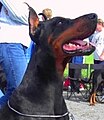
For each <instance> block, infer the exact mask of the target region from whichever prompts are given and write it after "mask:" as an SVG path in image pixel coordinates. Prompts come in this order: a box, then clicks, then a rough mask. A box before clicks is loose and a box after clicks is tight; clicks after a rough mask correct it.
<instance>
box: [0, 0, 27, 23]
mask: <svg viewBox="0 0 104 120" xmlns="http://www.w3.org/2000/svg"><path fill="white" fill-rule="evenodd" d="M0 2H1V3H2V4H3V6H4V7H5V8H6V9H7V11H8V15H9V17H10V18H11V19H12V20H15V21H18V22H21V23H23V24H28V14H29V10H28V6H27V5H26V4H25V3H24V1H23V0H20V1H19V0H0Z"/></svg>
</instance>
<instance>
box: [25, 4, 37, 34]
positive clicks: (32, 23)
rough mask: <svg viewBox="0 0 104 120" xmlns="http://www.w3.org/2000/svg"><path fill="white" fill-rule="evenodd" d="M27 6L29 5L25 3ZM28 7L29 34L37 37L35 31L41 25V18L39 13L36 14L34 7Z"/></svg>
mask: <svg viewBox="0 0 104 120" xmlns="http://www.w3.org/2000/svg"><path fill="white" fill-rule="evenodd" d="M25 4H27V3H25ZM27 5H28V4H27ZM28 7H29V18H28V22H29V33H30V34H31V35H35V30H36V28H37V27H38V25H39V18H38V15H37V13H36V12H35V10H34V9H33V8H32V7H30V6H29V5H28Z"/></svg>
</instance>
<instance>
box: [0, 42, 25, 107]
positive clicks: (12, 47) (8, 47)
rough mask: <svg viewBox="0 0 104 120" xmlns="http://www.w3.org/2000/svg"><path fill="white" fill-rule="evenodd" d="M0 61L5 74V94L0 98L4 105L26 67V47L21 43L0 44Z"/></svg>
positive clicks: (19, 81)
mask: <svg viewBox="0 0 104 120" xmlns="http://www.w3.org/2000/svg"><path fill="white" fill-rule="evenodd" d="M0 47H1V48H0V52H1V54H0V63H1V65H2V68H3V70H4V72H5V74H6V79H7V89H6V94H5V95H4V96H3V97H1V98H0V105H1V106H4V105H5V104H6V103H7V101H8V99H9V97H10V96H11V94H12V92H13V90H14V89H15V88H17V87H18V86H19V85H20V83H21V81H22V78H23V75H24V73H25V70H26V68H27V60H26V56H25V50H26V47H24V46H23V45H21V44H0Z"/></svg>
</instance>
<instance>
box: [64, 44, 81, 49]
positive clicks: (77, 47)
mask: <svg viewBox="0 0 104 120" xmlns="http://www.w3.org/2000/svg"><path fill="white" fill-rule="evenodd" d="M81 48H82V47H81V46H75V45H68V44H65V45H64V46H63V49H65V50H78V49H81Z"/></svg>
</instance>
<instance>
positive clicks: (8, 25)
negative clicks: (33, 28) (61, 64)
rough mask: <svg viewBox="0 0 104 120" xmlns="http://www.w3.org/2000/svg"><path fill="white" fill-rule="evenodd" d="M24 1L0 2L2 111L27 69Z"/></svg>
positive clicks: (27, 35) (28, 41)
mask: <svg viewBox="0 0 104 120" xmlns="http://www.w3.org/2000/svg"><path fill="white" fill-rule="evenodd" d="M24 2H25V1H24V0H21V1H18V0H0V7H1V9H0V10H1V12H0V38H1V39H0V65H1V66H2V68H3V71H4V73H5V75H6V80H7V89H6V92H5V95H3V96H2V97H1V98H0V109H2V108H3V107H4V106H5V104H6V103H7V101H8V99H9V98H10V96H11V94H12V92H13V91H14V90H15V89H16V88H17V87H18V86H19V85H20V83H21V81H22V78H23V75H24V73H25V70H26V68H27V64H28V62H27V59H26V50H27V48H28V47H29V45H30V42H31V39H30V37H29V29H28V14H29V10H28V6H27V5H26V4H24Z"/></svg>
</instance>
